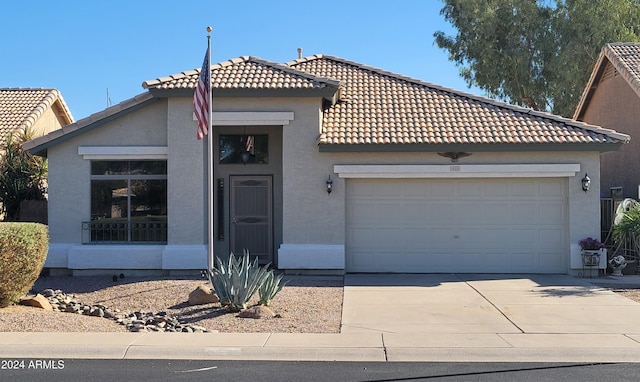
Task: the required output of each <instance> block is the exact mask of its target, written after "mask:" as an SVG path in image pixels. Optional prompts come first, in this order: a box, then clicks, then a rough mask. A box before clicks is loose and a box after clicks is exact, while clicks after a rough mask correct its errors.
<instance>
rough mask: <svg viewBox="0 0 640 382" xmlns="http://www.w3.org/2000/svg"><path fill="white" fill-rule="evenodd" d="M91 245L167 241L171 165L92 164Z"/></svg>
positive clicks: (147, 163)
mask: <svg viewBox="0 0 640 382" xmlns="http://www.w3.org/2000/svg"><path fill="white" fill-rule="evenodd" d="M83 226H84V230H85V231H86V230H88V231H89V232H86V234H88V235H89V238H90V239H89V241H90V242H163V243H164V242H166V241H167V162H166V161H93V162H91V222H90V223H88V224H87V223H85V224H83Z"/></svg>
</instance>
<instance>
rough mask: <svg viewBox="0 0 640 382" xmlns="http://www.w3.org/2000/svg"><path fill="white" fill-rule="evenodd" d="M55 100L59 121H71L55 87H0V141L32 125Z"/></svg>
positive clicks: (63, 122)
mask: <svg viewBox="0 0 640 382" xmlns="http://www.w3.org/2000/svg"><path fill="white" fill-rule="evenodd" d="M56 102H57V103H59V109H60V110H59V112H60V114H61V116H62V119H63V120H62V121H61V123H62V124H63V125H66V124H68V123H72V122H73V116H72V115H71V112H70V111H69V108H68V107H67V105H66V103H65V102H64V99H63V98H62V95H61V94H60V92H59V91H58V90H56V89H34V88H0V141H2V142H4V140H5V139H6V138H7V136H8V135H9V133H11V132H14V131H19V130H21V129H23V128H30V127H31V126H33V125H34V124H35V123H36V121H37V120H38V119H39V118H40V116H42V114H43V113H44V112H45V111H46V110H47V109H49V108H51V107H52V106H53V105H54V104H55V103H56Z"/></svg>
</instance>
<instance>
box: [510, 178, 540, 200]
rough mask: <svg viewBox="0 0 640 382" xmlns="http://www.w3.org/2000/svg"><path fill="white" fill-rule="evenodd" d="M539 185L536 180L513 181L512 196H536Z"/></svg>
mask: <svg viewBox="0 0 640 382" xmlns="http://www.w3.org/2000/svg"><path fill="white" fill-rule="evenodd" d="M537 188H538V185H537V183H536V182H535V181H532V180H526V181H513V182H512V183H511V192H510V196H515V197H522V196H530V197H532V196H535V195H537Z"/></svg>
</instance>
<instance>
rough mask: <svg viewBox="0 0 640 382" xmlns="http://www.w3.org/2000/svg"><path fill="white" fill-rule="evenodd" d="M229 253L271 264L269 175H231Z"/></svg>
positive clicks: (271, 228)
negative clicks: (246, 255) (245, 252)
mask: <svg viewBox="0 0 640 382" xmlns="http://www.w3.org/2000/svg"><path fill="white" fill-rule="evenodd" d="M230 198H231V203H230V219H231V228H230V235H231V237H230V241H231V242H230V245H231V252H233V253H234V254H235V255H236V256H238V255H242V253H243V250H244V249H247V250H249V253H250V254H251V258H254V257H255V256H257V257H258V259H259V260H258V261H259V263H260V264H267V263H272V262H273V226H272V199H273V198H272V187H271V176H231V192H230Z"/></svg>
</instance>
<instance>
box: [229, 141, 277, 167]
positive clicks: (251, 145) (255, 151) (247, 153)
mask: <svg viewBox="0 0 640 382" xmlns="http://www.w3.org/2000/svg"><path fill="white" fill-rule="evenodd" d="M219 148H220V164H247V163H249V164H267V163H269V136H268V135H267V134H264V135H230V134H221V135H220V145H219Z"/></svg>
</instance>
